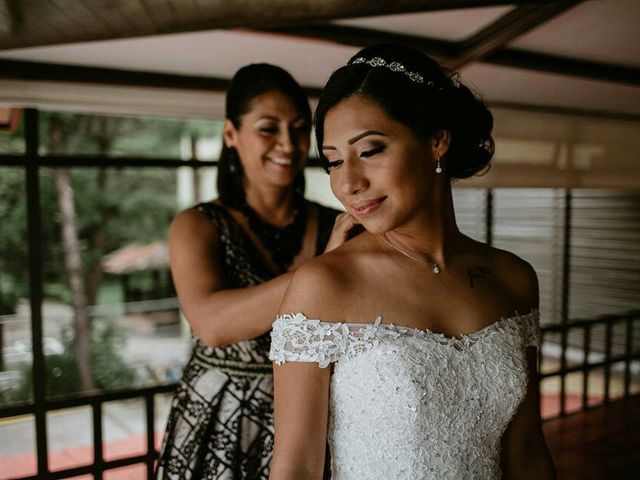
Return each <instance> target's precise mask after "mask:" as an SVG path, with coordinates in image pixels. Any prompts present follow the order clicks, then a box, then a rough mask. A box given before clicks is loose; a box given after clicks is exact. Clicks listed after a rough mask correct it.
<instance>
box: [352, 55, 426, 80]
mask: <svg viewBox="0 0 640 480" xmlns="http://www.w3.org/2000/svg"><path fill="white" fill-rule="evenodd" d="M360 63H366V64H367V65H371V66H372V67H386V68H388V69H389V70H391V71H392V72H398V73H404V74H405V75H406V76H407V77H409V79H410V80H411V81H412V82H416V83H424V78H422V75H420V74H419V73H418V72H412V71H410V70H407V68H406V67H405V66H404V65H402V64H401V63H400V62H390V63H387V61H386V60H385V59H384V58H380V57H373V58H372V59H370V60H367V59H366V58H364V57H358V58H356V59H355V60H354V61H353V62H351V65H357V64H360ZM427 85H428V86H430V87H433V85H434V83H433V82H431V81H429V82H427Z"/></svg>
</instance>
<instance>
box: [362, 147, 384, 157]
mask: <svg viewBox="0 0 640 480" xmlns="http://www.w3.org/2000/svg"><path fill="white" fill-rule="evenodd" d="M386 149H387V146H386V145H379V146H377V147H374V148H372V149H370V150H365V151H363V152H360V158H369V157H373V156H374V155H377V154H378V153H382V152H384V151H385V150H386Z"/></svg>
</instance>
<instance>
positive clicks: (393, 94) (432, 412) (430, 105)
mask: <svg viewBox="0 0 640 480" xmlns="http://www.w3.org/2000/svg"><path fill="white" fill-rule="evenodd" d="M492 125H493V119H492V116H491V113H490V112H489V111H488V110H487V108H486V107H485V106H484V104H483V103H482V102H481V101H479V100H478V99H476V97H475V96H474V95H473V94H472V93H471V91H470V90H469V89H468V88H467V87H465V86H464V85H462V84H460V83H459V82H458V81H457V78H456V77H455V76H454V77H450V76H448V75H447V74H446V73H445V72H444V71H443V69H442V68H441V67H440V66H439V65H438V64H437V63H436V62H435V61H434V60H432V59H430V58H428V57H426V56H425V55H423V54H422V53H420V52H417V51H415V50H413V49H410V48H408V47H403V46H398V45H379V46H374V47H368V48H365V49H364V50H362V51H360V52H359V53H358V54H356V55H355V56H354V57H353V58H352V59H351V60H350V61H349V63H348V64H347V65H346V66H344V67H342V68H340V69H338V70H337V71H336V72H335V73H334V74H333V75H332V76H331V78H330V79H329V81H328V83H327V85H326V86H325V88H324V90H323V92H322V95H321V97H320V101H319V104H318V108H317V111H316V135H317V140H318V146H319V149H321V157H322V159H323V160H324V162H325V164H326V169H327V170H328V172H329V176H330V183H331V188H332V190H333V192H334V194H335V195H336V197H337V198H338V199H339V200H340V201H341V202H342V204H343V205H344V207H345V208H346V209H347V212H348V213H350V214H351V215H352V216H353V217H355V219H356V220H357V221H358V222H360V223H361V224H362V226H363V227H365V229H366V231H365V232H364V233H362V234H360V235H358V236H357V237H355V238H354V239H352V240H350V241H349V242H347V243H345V244H343V245H342V246H340V247H339V248H337V249H335V250H333V251H331V252H330V253H327V254H325V255H323V256H321V257H317V258H316V259H314V260H312V261H310V262H308V263H306V264H305V265H304V266H302V267H301V268H300V269H299V270H297V272H296V273H295V274H294V276H293V279H292V280H291V283H290V285H289V289H288V290H287V293H286V295H285V297H284V299H283V301H282V304H281V306H280V312H281V314H280V315H279V316H278V318H277V319H276V321H275V322H274V324H273V329H272V332H271V337H272V345H271V352H270V358H271V359H272V360H273V361H274V363H275V366H274V382H275V451H274V456H273V461H272V465H271V475H270V479H272V480H282V479H296V480H299V479H305V480H307V479H320V478H321V476H322V470H323V464H324V456H325V445H326V442H327V441H328V442H329V447H330V452H331V467H332V478H333V480H365V479H408V480H409V479H411V480H414V479H444V478H446V479H466V478H478V479H494V478H501V476H504V477H505V478H517V479H524V478H535V479H548V478H555V472H554V466H553V461H552V459H551V456H550V454H549V451H548V449H547V446H546V443H545V440H544V436H543V433H542V428H541V421H540V414H539V402H538V387H537V377H536V376H537V365H536V364H537V361H536V359H537V349H538V347H539V341H540V340H539V338H540V337H539V318H538V282H537V277H536V273H535V272H534V270H533V268H532V267H531V265H529V264H528V263H527V262H526V261H524V260H522V259H521V258H519V257H517V256H516V255H514V254H512V253H509V252H506V251H503V250H499V249H496V248H493V247H491V246H489V245H486V244H484V243H481V242H478V241H475V240H473V239H471V238H470V237H468V236H466V235H464V234H462V233H461V232H460V230H459V229H458V227H457V225H456V220H455V215H454V209H453V202H452V195H451V182H452V181H455V180H456V179H461V178H467V177H470V176H472V175H474V174H476V173H478V172H480V171H482V170H486V169H487V167H488V165H489V161H490V159H491V157H492V155H493V140H492V138H491V129H492Z"/></svg>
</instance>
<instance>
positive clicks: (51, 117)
mask: <svg viewBox="0 0 640 480" xmlns="http://www.w3.org/2000/svg"><path fill="white" fill-rule="evenodd" d="M39 121H40V142H41V145H40V154H41V155H54V154H58V155H103V156H107V157H111V158H118V157H140V158H157V159H163V158H164V159H171V160H177V159H184V160H190V159H194V158H195V159H199V160H217V159H218V156H219V154H220V149H221V146H222V143H221V138H222V121H221V120H213V119H212V120H201V119H171V118H158V117H118V116H110V115H98V114H79V113H71V112H52V111H42V112H40V120H39ZM194 145H197V148H196V147H195V146H194Z"/></svg>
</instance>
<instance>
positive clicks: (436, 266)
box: [382, 233, 440, 273]
mask: <svg viewBox="0 0 640 480" xmlns="http://www.w3.org/2000/svg"><path fill="white" fill-rule="evenodd" d="M382 238H383V239H384V241H385V242H387V243H388V244H389V245H390V246H391V248H393V249H394V250H395V251H396V252H398V253H401V254H402V255H404V256H405V257H409V258H411V259H413V260H415V261H416V262H421V263H426V264H427V265H432V266H433V273H440V266H439V265H438V264H437V263H435V262H428V261H427V260H425V259H423V258H420V257H414V256H413V255H411V254H409V253H407V252H405V251H404V250H401V249H400V248H399V247H396V246H395V245H394V244H393V243H391V240H389V239H388V238H387V235H386V234H385V233H383V234H382Z"/></svg>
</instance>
